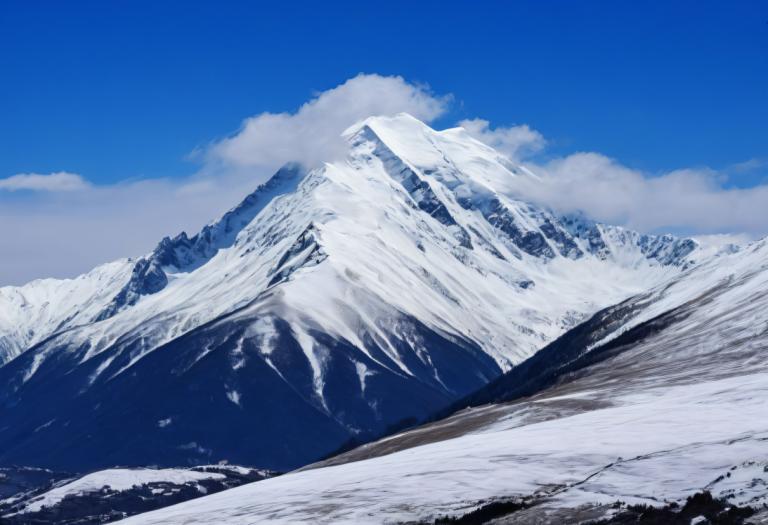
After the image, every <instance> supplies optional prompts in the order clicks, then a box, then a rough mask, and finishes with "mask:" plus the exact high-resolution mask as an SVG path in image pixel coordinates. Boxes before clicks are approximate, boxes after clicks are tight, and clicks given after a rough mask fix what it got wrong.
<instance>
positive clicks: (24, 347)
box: [0, 115, 711, 472]
mask: <svg viewBox="0 0 768 525" xmlns="http://www.w3.org/2000/svg"><path fill="white" fill-rule="evenodd" d="M344 140H346V143H347V147H348V150H347V154H346V156H345V157H344V158H342V159H341V160H337V161H335V162H332V163H327V164H325V165H323V166H317V167H312V168H311V169H306V170H305V169H303V168H300V167H298V166H293V165H288V166H286V167H284V168H283V169H281V170H280V171H279V172H278V173H276V174H275V175H274V176H273V177H272V179H271V180H269V181H268V182H267V183H265V184H264V185H263V186H261V187H260V188H258V189H257V190H256V191H255V192H254V193H253V194H251V195H249V196H248V197H246V198H245V200H244V201H243V202H242V203H241V204H240V205H238V206H237V207H235V208H234V209H232V210H231V211H230V212H228V213H226V214H225V215H224V216H223V217H222V218H221V219H219V220H218V221H215V222H213V223H211V224H210V225H208V226H206V227H205V228H204V229H203V230H202V231H201V232H199V233H198V234H196V235H194V236H191V237H190V236H188V235H186V234H181V235H179V236H177V237H175V238H165V239H163V240H162V241H161V242H160V243H159V244H158V246H157V248H156V249H155V250H154V251H153V252H152V253H151V254H148V255H146V256H144V257H142V258H140V259H137V260H122V261H117V262H114V263H110V264H106V265H104V266H101V267H99V268H96V269H94V270H93V271H91V272H89V273H87V274H85V275H83V276H80V277H78V278H76V279H72V280H40V281H34V282H32V283H29V284H28V285H26V286H22V287H18V288H8V287H6V288H0V362H2V363H3V365H2V366H0V464H7V465H10V464H20V465H35V466H40V467H48V468H54V469H63V470H69V471H78V472H83V471H88V470H92V469H98V468H107V467H111V466H113V465H116V464H120V465H136V466H141V465H158V466H167V467H172V466H178V465H190V464H191V465H195V464H198V465H199V464H210V463H218V462H220V461H222V460H226V461H229V462H232V463H235V464H246V465H253V466H256V467H259V468H266V469H273V470H279V471H285V470H287V469H291V468H295V467H299V466H302V465H305V464H307V463H309V462H311V461H316V460H318V459H319V458H321V457H323V456H326V455H328V454H329V453H332V452H333V451H335V450H338V449H339V448H340V447H342V446H343V445H345V444H346V443H349V442H350V441H352V440H355V441H363V440H366V439H370V438H371V437H375V436H379V435H382V434H384V433H385V432H386V431H387V430H388V429H390V428H392V427H393V425H401V424H402V423H404V422H415V421H420V420H425V419H427V418H429V417H431V416H432V415H433V414H434V413H435V412H436V411H437V410H440V409H442V408H444V407H445V406H446V405H449V404H450V403H452V402H455V401H456V400H458V399H461V398H462V397H464V396H466V395H468V394H470V393H472V392H474V391H476V390H477V389H479V388H481V387H483V386H484V385H486V384H487V383H489V382H490V381H493V380H495V379H496V378H498V377H499V376H501V375H502V374H503V373H504V372H506V371H508V370H510V369H511V368H512V367H513V366H514V365H516V364H518V363H520V362H522V361H523V360H525V359H526V358H528V357H530V356H531V355H533V354H534V353H535V352H536V351H537V350H538V349H540V348H541V347H543V346H544V345H546V344H547V343H549V342H551V341H552V340H554V339H555V338H556V337H558V336H560V335H561V334H563V333H564V332H565V331H566V330H568V329H569V328H571V327H573V326H575V325H576V324H577V323H579V322H580V321H582V320H584V319H585V318H587V317H588V316H589V315H591V314H593V313H595V312H596V311H597V310H599V309H601V308H604V307H607V306H609V305H612V304H615V303H617V302H620V301H622V300H625V299H626V298H628V297H630V296H633V295H635V294H638V293H640V292H643V291H645V290H648V289H649V288H651V287H652V286H655V285H657V284H659V283H660V282H662V281H664V280H666V279H669V278H671V277H674V276H676V275H679V274H680V273H681V272H684V271H686V270H687V269H689V268H691V267H695V266H696V264H697V263H699V262H701V261H702V260H705V259H707V258H708V257H709V256H710V255H711V250H708V249H705V248H704V247H702V246H701V245H699V244H698V243H697V242H696V241H694V240H692V239H678V238H675V237H672V236H648V235H640V234H637V233H635V232H632V231H628V230H625V229H622V228H618V227H611V226H605V225H600V224H595V223H591V222H589V221H587V220H585V219H583V218H581V217H560V216H556V215H553V214H552V213H550V212H549V211H547V210H545V209H542V208H539V207H536V206H533V205H530V204H528V203H525V202H522V201H519V200H515V199H514V198H513V195H514V187H515V184H516V182H519V181H522V180H526V181H528V182H530V180H531V179H536V176H535V175H534V174H532V173H530V172H529V171H527V170H526V169H525V168H522V167H517V166H514V165H512V164H511V163H510V161H509V160H508V159H506V158H505V157H503V156H502V155H500V154H499V153H497V152H496V151H494V150H492V149H491V148H489V147H487V146H485V145H483V144H481V143H479V142H477V141H475V140H474V139H472V138H471V137H469V136H468V134H467V133H466V132H465V131H464V130H462V129H460V128H456V129H449V130H445V131H440V132H438V131H434V130H432V129H430V128H429V127H427V126H426V125H424V124H423V123H421V122H419V121H417V120H416V119H414V118H412V117H410V116H408V115H399V116H396V117H389V118H386V117H377V118H371V119H368V120H366V121H364V122H362V123H359V124H357V125H356V126H353V127H352V128H350V129H349V130H348V131H347V132H346V133H345V134H344Z"/></svg>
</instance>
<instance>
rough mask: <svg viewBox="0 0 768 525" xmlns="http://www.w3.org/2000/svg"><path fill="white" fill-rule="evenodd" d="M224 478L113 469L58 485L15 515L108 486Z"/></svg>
mask: <svg viewBox="0 0 768 525" xmlns="http://www.w3.org/2000/svg"><path fill="white" fill-rule="evenodd" d="M224 478H226V476H225V475H224V474H221V473H218V472H199V471H197V470H188V469H170V468H169V469H149V468H143V469H127V468H113V469H107V470H100V471H98V472H94V473H92V474H87V475H85V476H83V477H82V478H78V479H76V480H74V481H71V482H64V483H63V484H60V485H59V486H57V487H55V488H53V489H51V490H49V491H48V492H46V493H44V494H42V495H40V496H39V497H37V498H34V499H32V500H30V501H29V503H28V504H27V505H26V506H25V507H24V508H23V509H22V510H21V511H20V512H19V513H20V514H23V513H27V512H38V511H40V509H42V508H43V507H44V506H45V507H52V506H54V505H56V504H58V503H59V502H60V501H61V500H63V499H64V498H65V497H66V496H70V495H81V494H88V493H92V492H99V491H101V489H103V488H104V487H109V489H110V490H112V491H115V492H121V491H125V490H129V489H131V488H133V487H136V486H141V485H146V484H148V483H159V482H164V483H173V484H177V485H182V484H184V483H188V482H191V481H200V480H203V479H224Z"/></svg>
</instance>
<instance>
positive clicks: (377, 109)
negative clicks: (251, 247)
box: [204, 74, 450, 170]
mask: <svg viewBox="0 0 768 525" xmlns="http://www.w3.org/2000/svg"><path fill="white" fill-rule="evenodd" d="M449 100H450V97H436V96H434V95H433V94H432V93H431V92H430V91H429V90H428V88H426V87H424V86H418V85H414V84H410V83H408V82H406V81H405V80H404V79H403V78H402V77H384V76H380V75H363V74H360V75H358V76H356V77H354V78H351V79H349V80H347V81H346V82H344V83H343V84H341V85H339V86H337V87H335V88H333V89H329V90H328V91H323V92H322V93H319V94H317V95H316V96H315V97H314V98H313V99H312V100H310V101H309V102H307V103H305V104H303V105H302V106H301V107H300V108H299V109H298V110H297V111H296V112H295V113H262V114H261V115H257V116H254V117H250V118H248V119H246V120H245V121H244V122H243V124H242V127H241V129H240V130H239V131H238V132H237V133H236V134H235V135H234V136H232V137H229V138H226V139H224V140H221V141H219V142H217V143H215V144H213V145H212V146H210V147H209V148H208V149H207V151H206V152H205V153H204V155H205V158H206V160H207V162H208V163H209V167H213V168H219V167H221V166H224V167H226V168H228V169H233V168H235V169H237V168H243V167H249V168H254V167H255V168H267V169H270V170H274V169H277V168H279V167H280V166H281V165H283V164H285V163H286V162H288V161H295V162H300V163H303V164H305V165H307V166H310V167H312V166H315V165H317V164H318V163H320V162H325V161H329V160H334V159H335V157H336V156H337V155H338V154H339V153H340V152H342V151H343V148H344V143H343V142H342V140H341V139H340V135H341V133H342V132H343V131H344V130H345V129H346V128H347V127H349V126H351V125H352V124H354V123H355V122H357V121H359V120H362V119H364V118H367V117H370V116H371V115H394V114H396V113H400V112H406V113H410V114H411V115H413V116H414V117H416V118H418V119H420V120H423V121H426V122H429V121H431V120H433V119H435V118H436V117H438V116H440V115H441V114H443V113H444V112H445V110H446V107H447V104H448V102H449Z"/></svg>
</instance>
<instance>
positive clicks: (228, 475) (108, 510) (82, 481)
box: [0, 465, 275, 525]
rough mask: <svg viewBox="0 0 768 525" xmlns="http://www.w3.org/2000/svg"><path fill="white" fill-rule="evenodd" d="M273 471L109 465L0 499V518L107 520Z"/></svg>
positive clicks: (10, 521)
mask: <svg viewBox="0 0 768 525" xmlns="http://www.w3.org/2000/svg"><path fill="white" fill-rule="evenodd" d="M274 474H275V473H273V472H268V471H261V470H256V469H249V468H245V467H239V466H234V465H208V466H200V467H194V468H173V469H170V468H169V469H152V468H140V469H128V468H111V469H107V470H102V471H98V472H92V473H90V474H87V475H84V476H81V477H72V476H70V477H69V479H63V480H61V481H58V482H56V483H52V484H50V486H48V487H45V488H39V489H36V490H32V491H26V492H21V493H19V494H16V495H14V496H13V497H10V498H6V499H0V521H2V523H4V524H5V523H7V524H9V525H16V524H19V525H21V524H29V523H35V524H46V523H51V524H53V523H73V524H74V523H107V522H111V521H115V519H119V518H123V517H126V516H130V515H133V514H138V513H141V512H147V511H149V510H154V509H157V508H161V507H164V506H168V505H172V504H174V503H179V502H182V501H186V500H189V499H194V498H197V497H200V496H203V495H206V494H212V493H215V492H219V491H221V490H225V489H231V488H233V487H237V486H239V485H242V484H244V483H249V482H254V481H258V480H262V479H265V478H267V477H270V476H273V475H274Z"/></svg>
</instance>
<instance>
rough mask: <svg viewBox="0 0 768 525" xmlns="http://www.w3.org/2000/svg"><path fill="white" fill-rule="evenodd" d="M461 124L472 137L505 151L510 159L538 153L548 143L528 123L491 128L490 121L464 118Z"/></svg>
mask: <svg viewBox="0 0 768 525" xmlns="http://www.w3.org/2000/svg"><path fill="white" fill-rule="evenodd" d="M459 126H461V127H463V128H464V129H465V130H467V132H468V133H469V134H470V135H471V136H472V137H474V138H476V139H477V140H479V141H481V142H484V143H485V144H487V145H489V146H490V147H492V148H494V149H496V150H498V151H500V152H501V153H504V154H505V155H507V156H508V157H509V158H510V159H519V158H520V157H524V156H525V155H528V154H531V153H536V152H538V151H541V150H542V149H544V146H545V145H546V141H545V140H544V137H543V136H542V134H541V133H539V132H538V131H536V130H534V129H531V128H530V127H529V126H528V125H526V124H523V125H520V126H511V127H497V128H494V129H491V123H490V122H488V121H487V120H483V119H480V118H476V119H466V120H462V121H461V122H459Z"/></svg>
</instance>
